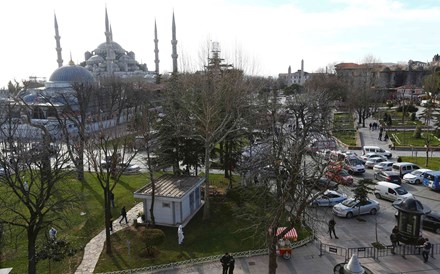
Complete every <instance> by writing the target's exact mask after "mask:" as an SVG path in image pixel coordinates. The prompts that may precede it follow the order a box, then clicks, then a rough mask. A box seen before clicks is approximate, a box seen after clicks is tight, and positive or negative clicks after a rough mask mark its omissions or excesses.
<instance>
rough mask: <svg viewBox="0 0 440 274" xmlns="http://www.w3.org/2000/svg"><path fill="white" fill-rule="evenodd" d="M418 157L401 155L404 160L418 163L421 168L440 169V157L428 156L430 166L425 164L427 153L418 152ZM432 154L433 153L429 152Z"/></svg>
mask: <svg viewBox="0 0 440 274" xmlns="http://www.w3.org/2000/svg"><path fill="white" fill-rule="evenodd" d="M417 156H418V157H413V156H401V157H400V158H401V159H402V162H410V163H414V164H417V165H418V166H419V167H420V168H429V169H432V170H440V158H439V157H432V158H431V157H429V158H428V166H425V163H426V153H425V152H423V151H419V152H418V154H417ZM424 156H425V157H424ZM429 156H431V153H429Z"/></svg>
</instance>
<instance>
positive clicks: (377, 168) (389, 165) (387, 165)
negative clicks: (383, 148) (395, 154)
mask: <svg viewBox="0 0 440 274" xmlns="http://www.w3.org/2000/svg"><path fill="white" fill-rule="evenodd" d="M392 168H393V162H389V161H386V162H381V163H378V164H376V165H374V166H373V170H374V171H381V170H383V171H391V169H392Z"/></svg>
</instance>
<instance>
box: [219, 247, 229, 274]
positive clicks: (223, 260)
mask: <svg viewBox="0 0 440 274" xmlns="http://www.w3.org/2000/svg"><path fill="white" fill-rule="evenodd" d="M230 260H231V256H230V255H229V253H228V252H226V253H225V255H223V256H222V258H221V259H220V262H221V263H222V268H223V272H222V274H228V268H229V262H230Z"/></svg>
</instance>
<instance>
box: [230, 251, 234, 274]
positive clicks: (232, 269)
mask: <svg viewBox="0 0 440 274" xmlns="http://www.w3.org/2000/svg"><path fill="white" fill-rule="evenodd" d="M234 268H235V259H234V257H232V255H231V258H230V260H229V274H234Z"/></svg>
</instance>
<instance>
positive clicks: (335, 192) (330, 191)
mask: <svg viewBox="0 0 440 274" xmlns="http://www.w3.org/2000/svg"><path fill="white" fill-rule="evenodd" d="M329 193H331V194H337V195H342V194H341V193H339V192H337V191H334V190H331V189H327V190H326V191H324V193H323V194H329Z"/></svg>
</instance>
